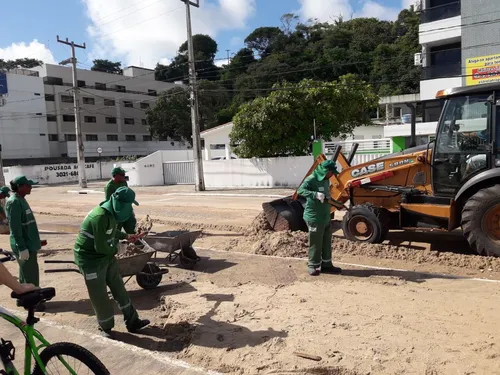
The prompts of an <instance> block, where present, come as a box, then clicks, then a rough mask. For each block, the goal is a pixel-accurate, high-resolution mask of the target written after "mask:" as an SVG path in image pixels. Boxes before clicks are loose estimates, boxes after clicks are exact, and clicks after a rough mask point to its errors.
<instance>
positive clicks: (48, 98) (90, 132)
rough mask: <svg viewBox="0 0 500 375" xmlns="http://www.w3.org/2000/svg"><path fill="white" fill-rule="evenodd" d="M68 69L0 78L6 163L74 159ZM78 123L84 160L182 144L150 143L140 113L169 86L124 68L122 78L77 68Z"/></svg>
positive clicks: (1, 135) (22, 71)
mask: <svg viewBox="0 0 500 375" xmlns="http://www.w3.org/2000/svg"><path fill="white" fill-rule="evenodd" d="M72 86H73V83H72V72H71V68H69V67H65V66H59V65H51V64H45V65H43V66H41V67H38V68H34V69H29V70H28V69H16V70H12V71H10V72H8V73H0V95H1V96H0V144H1V146H2V157H3V159H4V160H6V161H7V164H12V163H15V162H23V161H29V160H30V159H41V160H43V162H46V163H50V162H52V161H56V159H61V158H74V157H76V135H75V116H74V108H73V105H74V103H73V91H72ZM78 86H79V87H80V95H79V102H80V103H79V104H80V107H81V111H80V121H81V128H82V134H83V140H84V146H85V156H86V157H97V156H98V155H99V154H98V152H97V150H98V149H99V150H101V151H102V153H101V156H105V157H117V156H126V155H148V154H150V153H152V152H155V151H158V150H166V149H179V148H185V145H184V144H179V143H178V142H173V141H172V142H171V141H163V142H160V141H157V140H153V139H152V138H151V135H150V133H149V131H148V125H147V123H146V110H147V109H148V108H149V107H150V106H151V105H153V104H154V102H155V101H156V99H157V95H158V94H159V93H161V92H163V91H166V90H169V89H170V88H172V87H174V84H171V83H165V82H160V81H155V79H154V71H153V70H150V69H144V68H140V67H134V66H131V67H128V68H125V69H124V70H123V74H122V75H119V74H109V73H104V72H95V71H91V70H84V69H78Z"/></svg>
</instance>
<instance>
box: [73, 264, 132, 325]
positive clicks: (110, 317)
mask: <svg viewBox="0 0 500 375" xmlns="http://www.w3.org/2000/svg"><path fill="white" fill-rule="evenodd" d="M80 271H81V273H82V274H83V276H84V278H85V284H86V285H87V290H88V292H89V297H90V302H91V303H92V307H93V308H94V312H95V314H96V317H97V322H98V323H99V327H100V328H101V329H102V330H103V331H109V330H111V329H112V328H113V327H114V326H115V318H114V315H115V313H114V309H113V304H112V303H111V301H110V300H109V298H108V291H107V288H106V287H109V290H110V291H111V295H112V296H113V299H114V300H115V302H116V304H117V305H118V307H119V308H120V310H121V312H122V314H123V317H124V319H125V324H126V326H127V328H131V327H133V326H134V325H135V324H136V322H137V320H138V319H139V316H138V314H137V311H136V310H135V308H134V306H133V305H132V301H130V297H129V295H128V292H127V290H126V289H125V285H124V284H123V280H122V277H121V275H120V267H119V266H118V262H117V261H116V258H115V257H113V258H112V259H111V260H110V261H102V262H99V263H98V264H97V265H95V266H85V267H80Z"/></svg>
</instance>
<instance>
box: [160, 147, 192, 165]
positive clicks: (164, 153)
mask: <svg viewBox="0 0 500 375" xmlns="http://www.w3.org/2000/svg"><path fill="white" fill-rule="evenodd" d="M160 152H161V158H162V162H167V161H189V160H193V159H194V158H193V150H192V149H191V150H187V149H185V150H161V151H160Z"/></svg>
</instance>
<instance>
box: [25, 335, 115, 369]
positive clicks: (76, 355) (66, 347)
mask: <svg viewBox="0 0 500 375" xmlns="http://www.w3.org/2000/svg"><path fill="white" fill-rule="evenodd" d="M59 356H60V357H61V358H62V359H63V360H64V361H65V362H66V363H67V364H68V365H69V366H70V367H71V369H72V370H73V371H74V372H75V373H76V374H78V375H85V374H94V375H110V372H109V371H108V370H107V369H106V367H104V365H103V364H102V362H101V361H99V359H97V357H96V356H95V355H93V354H92V353H91V352H89V351H88V350H87V349H85V348H82V347H81V346H79V345H76V344H72V343H69V342H58V343H56V344H52V345H49V346H47V347H46V348H45V349H44V350H43V351H42V352H41V353H40V359H41V361H42V363H43V365H44V366H45V370H46V372H43V371H42V370H41V369H40V366H39V365H38V363H37V364H36V366H35V369H34V370H33V374H32V375H52V374H69V373H70V372H69V370H68V369H67V368H66V366H65V365H64V364H63V363H62V362H61V361H60V360H59V358H58V357H59Z"/></svg>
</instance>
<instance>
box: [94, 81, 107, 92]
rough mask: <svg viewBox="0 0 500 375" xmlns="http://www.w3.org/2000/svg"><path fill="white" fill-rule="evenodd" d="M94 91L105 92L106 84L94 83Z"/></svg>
mask: <svg viewBox="0 0 500 375" xmlns="http://www.w3.org/2000/svg"><path fill="white" fill-rule="evenodd" d="M95 89H96V90H103V91H106V84H105V83H100V82H96V83H95Z"/></svg>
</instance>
